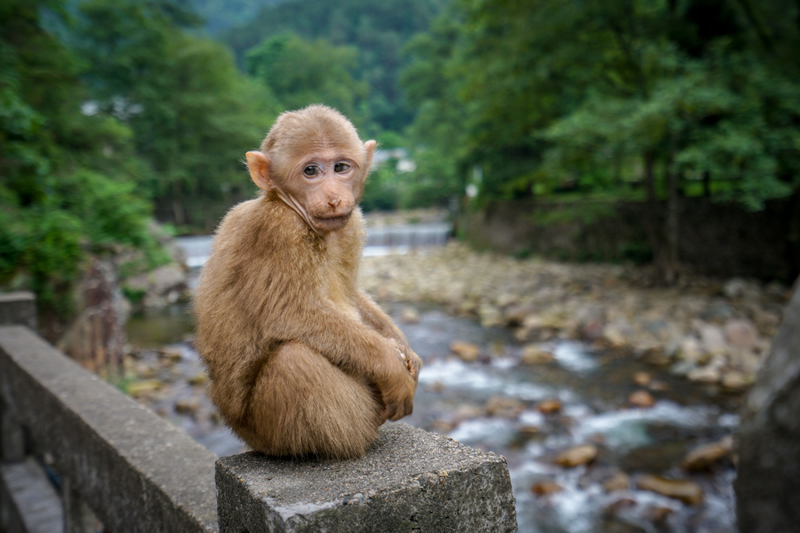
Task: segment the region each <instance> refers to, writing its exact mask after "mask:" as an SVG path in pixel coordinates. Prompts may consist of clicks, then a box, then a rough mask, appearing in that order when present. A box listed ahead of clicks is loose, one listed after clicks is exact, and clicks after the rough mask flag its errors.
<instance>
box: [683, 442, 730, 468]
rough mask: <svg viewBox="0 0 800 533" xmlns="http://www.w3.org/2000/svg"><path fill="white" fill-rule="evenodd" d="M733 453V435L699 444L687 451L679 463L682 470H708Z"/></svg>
mask: <svg viewBox="0 0 800 533" xmlns="http://www.w3.org/2000/svg"><path fill="white" fill-rule="evenodd" d="M732 453H733V437H732V436H730V435H729V436H727V437H725V438H724V439H722V440H720V441H718V442H712V443H711V444H706V445H705V446H700V447H699V448H695V449H694V450H692V451H691V452H689V453H688V454H687V455H686V457H685V458H684V459H683V462H682V463H681V467H682V468H683V469H684V470H691V471H696V470H709V469H710V468H711V467H712V466H714V465H715V464H716V463H718V462H720V461H722V460H723V459H730V457H731V454H732Z"/></svg>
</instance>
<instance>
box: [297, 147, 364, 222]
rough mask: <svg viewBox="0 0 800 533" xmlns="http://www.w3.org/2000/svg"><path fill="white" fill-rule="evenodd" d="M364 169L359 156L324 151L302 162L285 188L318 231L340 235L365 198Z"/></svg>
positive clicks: (309, 156) (312, 154)
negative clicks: (333, 232) (358, 204)
mask: <svg viewBox="0 0 800 533" xmlns="http://www.w3.org/2000/svg"><path fill="white" fill-rule="evenodd" d="M362 166H363V162H362V161H360V158H359V157H357V156H354V155H351V154H347V153H345V152H340V151H336V150H321V151H318V152H315V153H311V154H309V155H308V156H307V157H305V158H302V159H300V161H299V163H298V164H297V165H294V166H293V167H292V168H291V170H290V171H289V176H287V178H288V179H286V181H285V182H284V184H283V186H282V187H281V188H282V189H285V190H286V192H287V193H288V194H289V195H290V196H292V197H293V198H294V199H295V201H296V202H297V203H298V204H300V205H299V206H298V207H300V208H301V209H302V210H303V211H304V212H305V214H306V216H305V217H303V218H304V219H305V220H306V222H307V223H308V224H309V225H310V226H311V228H312V229H313V230H314V231H316V232H318V233H328V232H332V231H337V230H339V229H341V228H343V227H344V226H345V225H346V224H347V222H348V220H350V215H351V214H352V212H353V209H354V208H355V206H356V203H357V202H358V200H359V198H360V197H361V192H362V190H363V186H364V177H365V174H366V172H365V170H364V169H363V168H362Z"/></svg>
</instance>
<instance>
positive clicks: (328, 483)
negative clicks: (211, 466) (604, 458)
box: [217, 424, 517, 533]
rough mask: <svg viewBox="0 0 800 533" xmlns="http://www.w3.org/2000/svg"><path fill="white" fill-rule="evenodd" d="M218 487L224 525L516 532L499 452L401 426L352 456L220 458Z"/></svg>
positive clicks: (253, 532)
mask: <svg viewBox="0 0 800 533" xmlns="http://www.w3.org/2000/svg"><path fill="white" fill-rule="evenodd" d="M217 487H218V498H219V517H220V530H221V531H223V532H236V533H240V532H242V531H247V532H249V533H261V532H284V531H286V532H289V531H291V532H298V533H299V532H312V531H325V532H328V533H333V532H343V533H344V532H346V533H356V532H371V533H372V532H383V531H385V532H405V531H408V532H412V531H413V532H436V533H442V532H447V531H469V532H481V531H487V532H492V533H495V532H503V531H516V530H517V520H516V511H515V509H514V497H513V495H512V493H511V480H510V478H509V474H508V466H507V465H506V461H505V458H503V457H500V456H498V455H494V454H491V453H490V454H484V453H482V452H480V451H477V450H474V449H472V448H469V447H468V446H464V445H462V444H459V443H458V442H456V441H454V440H452V439H450V438H448V437H444V436H441V435H436V434H433V433H428V432H426V431H423V430H420V429H415V428H412V427H411V426H409V425H406V424H387V425H385V426H384V427H383V428H382V429H381V433H380V437H379V441H378V442H377V443H376V445H375V446H373V448H372V449H371V450H370V451H369V452H368V453H367V455H366V456H365V457H362V458H360V459H356V460H352V461H325V462H322V461H307V462H301V461H291V460H279V459H270V458H267V457H265V456H264V455H262V454H259V453H256V452H250V453H245V454H241V455H237V456H232V457H223V458H221V459H219V460H218V461H217Z"/></svg>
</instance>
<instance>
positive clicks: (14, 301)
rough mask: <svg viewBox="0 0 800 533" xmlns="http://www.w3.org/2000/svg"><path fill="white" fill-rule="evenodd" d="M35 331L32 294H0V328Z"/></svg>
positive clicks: (34, 305) (34, 303) (34, 302)
mask: <svg viewBox="0 0 800 533" xmlns="http://www.w3.org/2000/svg"><path fill="white" fill-rule="evenodd" d="M13 325H20V326H28V327H29V328H31V329H33V330H35V329H36V297H35V296H34V295H33V293H32V292H25V291H19V292H6V293H0V326H13Z"/></svg>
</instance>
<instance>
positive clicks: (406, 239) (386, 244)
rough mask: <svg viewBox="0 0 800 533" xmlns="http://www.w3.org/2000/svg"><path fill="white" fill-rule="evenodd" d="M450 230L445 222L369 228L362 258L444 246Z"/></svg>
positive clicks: (450, 227)
mask: <svg viewBox="0 0 800 533" xmlns="http://www.w3.org/2000/svg"><path fill="white" fill-rule="evenodd" d="M451 230H452V226H451V225H450V224H448V223H446V222H432V223H427V224H398V225H391V226H374V227H369V228H367V242H366V245H365V247H364V256H365V257H370V256H376V255H386V254H390V253H407V252H408V251H409V250H412V249H414V248H421V247H426V246H444V244H445V243H446V242H447V238H448V237H449V235H450V232H451Z"/></svg>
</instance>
